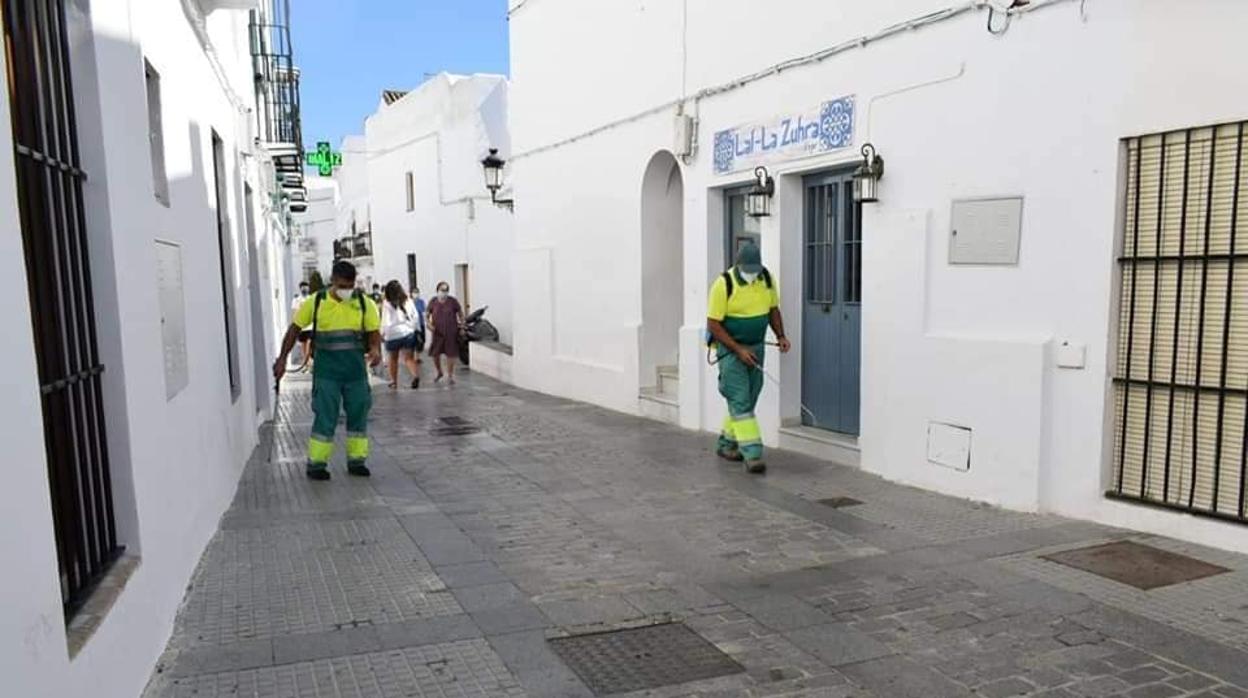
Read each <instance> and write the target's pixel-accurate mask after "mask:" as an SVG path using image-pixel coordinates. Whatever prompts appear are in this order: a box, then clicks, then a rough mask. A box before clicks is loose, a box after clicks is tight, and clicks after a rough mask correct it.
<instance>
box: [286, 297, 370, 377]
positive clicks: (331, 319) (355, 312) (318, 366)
mask: <svg viewBox="0 0 1248 698" xmlns="http://www.w3.org/2000/svg"><path fill="white" fill-rule="evenodd" d="M317 298H320V305H319V306H318V305H317ZM314 310H315V312H316V334H315V335H314V336H313V337H312V346H313V349H314V351H315V352H316V359H315V361H314V362H313V365H312V372H313V375H314V376H318V377H325V378H330V379H333V380H338V381H352V380H365V379H367V378H368V367H367V366H366V364H365V361H364V353H365V352H366V351H367V350H368V333H369V332H377V331H378V330H380V329H381V317H380V316H379V315H378V313H377V304H376V303H373V299H371V298H369V297H368V296H366V295H364V294H362V293H360V292H359V291H356V292H355V294H354V295H353V296H351V297H350V298H348V299H347V300H345V301H340V300H338V297H337V296H335V295H334V294H332V293H329V292H327V291H319V292H317V293H314V294H313V295H312V296H310V297H309V298H308V299H307V300H306V301H304V302H303V305H301V306H299V311H298V312H296V313H295V321H294V322H295V324H296V325H298V326H299V328H300V329H309V328H311V327H312V320H313V318H312V313H313V311H314Z"/></svg>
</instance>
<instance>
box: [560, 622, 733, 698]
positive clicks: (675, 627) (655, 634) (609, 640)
mask: <svg viewBox="0 0 1248 698" xmlns="http://www.w3.org/2000/svg"><path fill="white" fill-rule="evenodd" d="M550 645H551V648H552V649H554V651H555V654H558V655H559V657H560V658H561V659H563V661H564V662H565V663H567V665H568V666H569V667H571V668H572V671H574V672H576V675H577V676H579V677H580V678H581V680H582V681H584V682H585V684H586V685H587V686H589V688H590V689H591V690H592V691H593V692H594V695H599V696H605V695H609V694H612V693H627V692H629V691H641V690H645V689H649V688H658V687H659V686H670V685H672V684H678V683H687V682H689V681H701V680H702V679H710V678H714V677H716V676H727V675H728V674H738V673H740V672H743V671H745V669H744V668H743V667H742V666H741V665H740V664H738V663H737V662H736V661H735V660H733V658H732V657H729V656H728V655H726V654H724V653H723V652H720V651H719V649H717V648H716V647H715V645H712V644H711V643H709V642H707V641H706V640H704V639H703V638H702V637H701V636H700V635H698V634H697V633H695V632H693V631H692V630H690V629H689V628H687V627H685V626H684V625H682V624H680V623H667V624H664V625H651V626H648V627H645V628H630V629H628V630H615V631H612V632H606V633H594V634H592V635H576V636H573V637H562V638H557V639H553V640H550Z"/></svg>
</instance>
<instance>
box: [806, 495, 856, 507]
mask: <svg viewBox="0 0 1248 698" xmlns="http://www.w3.org/2000/svg"><path fill="white" fill-rule="evenodd" d="M816 501H818V502H819V503H820V504H822V505H824V506H829V507H832V508H833V509H843V508H845V507H852V506H857V505H859V504H862V501H861V500H858V499H854V498H853V497H829V498H827V499H819V500H816Z"/></svg>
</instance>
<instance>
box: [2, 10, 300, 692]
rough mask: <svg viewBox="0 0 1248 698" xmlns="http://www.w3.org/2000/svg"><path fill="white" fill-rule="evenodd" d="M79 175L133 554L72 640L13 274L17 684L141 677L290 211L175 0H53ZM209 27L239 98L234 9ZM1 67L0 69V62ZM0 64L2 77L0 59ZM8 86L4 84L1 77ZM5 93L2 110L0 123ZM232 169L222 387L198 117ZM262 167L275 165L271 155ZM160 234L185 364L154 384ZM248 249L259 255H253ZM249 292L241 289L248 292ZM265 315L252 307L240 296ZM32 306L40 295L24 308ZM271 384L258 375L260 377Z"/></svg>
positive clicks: (219, 483) (138, 681)
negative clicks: (64, 47) (154, 98)
mask: <svg viewBox="0 0 1248 698" xmlns="http://www.w3.org/2000/svg"><path fill="white" fill-rule="evenodd" d="M65 5H66V7H67V13H68V16H69V35H70V41H71V54H72V55H71V59H72V63H73V70H74V75H73V78H74V88H75V93H74V99H75V106H76V109H77V118H78V127H79V134H78V135H79V142H80V145H81V149H82V160H83V169H84V170H86V172H87V173H88V179H87V181H86V183H85V192H84V193H85V197H86V209H87V210H86V214H87V215H86V219H87V226H88V235H89V247H90V249H89V252H90V261H91V271H92V274H93V284H92V287H93V292H94V296H95V311H96V312H95V316H96V319H97V320H96V321H97V326H98V332H99V349H100V354H101V360H102V363H104V365H105V366H106V369H107V370H106V371H105V373H104V374H103V384H104V408H105V413H106V420H107V430H108V442H109V459H110V463H111V474H112V487H113V501H114V506H115V510H116V523H117V528H118V537H119V539H120V540H119V542H120V543H121V544H123V545H125V546H126V554H127V555H130V556H134V557H138V558H139V564H138V567H137V569H136V570H135V571H134V572H133V574H132V576H131V577H130V578H129V581H128V583H127V585H126V587H125V589H124V590H123V591H122V592H121V594H120V597H119V598H118V599H117V600H116V602H115V604H114V605H113V607H112V609H111V610H110V611H109V612H108V614H107V616H106V617H105V618H104V619H103V622H102V624H101V625H100V627H99V628H98V629H97V630H96V632H95V633H94V635H93V636H92V637H91V638H90V639H89V640H88V641H87V643H86V645H85V647H83V649H82V650H81V651H80V652H79V653H78V654H77V655H76V656H75V657H73V658H72V659H71V657H70V656H69V652H68V649H67V644H66V629H65V619H64V616H63V613H62V610H61V604H60V594H59V581H58V573H57V564H56V558H55V545H54V538H53V528H52V517H51V511H50V504H49V485H48V480H47V466H46V459H45V456H44V443H43V439H42V438H41V436H40V435H41V434H42V433H43V431H42V423H43V420H42V414H41V410H40V402H39V396H38V386H37V377H36V370H35V362H34V353H33V345H32V338H31V333H30V323H29V314H28V313H29V312H31V311H32V307H31V306H30V304H29V299H28V297H27V294H26V293H25V291H24V290H23V291H21V292H19V293H10V294H6V300H5V301H3V303H4V310H5V312H6V313H7V315H6V317H9V318H10V320H11V321H12V322H11V326H10V330H11V331H10V332H8V333H6V335H5V337H4V339H3V340H0V357H2V358H3V360H4V362H5V365H6V366H7V367H8V368H7V370H6V376H7V378H6V382H5V384H6V387H7V388H8V389H9V390H10V392H11V395H10V396H9V399H8V400H6V402H5V407H4V409H3V420H4V423H5V424H6V425H8V428H9V429H11V431H7V432H6V433H10V434H14V435H16V440H13V439H10V443H9V448H10V450H11V451H12V454H11V455H12V456H13V457H14V458H15V460H14V462H15V463H21V464H22V467H20V468H15V469H14V470H13V472H11V473H9V477H8V478H7V480H6V486H5V487H4V490H3V494H2V495H0V510H3V511H4V512H5V517H4V524H5V529H6V530H8V531H10V532H11V533H12V535H9V536H5V537H4V542H3V543H0V550H3V551H4V552H5V553H6V554H8V558H7V559H8V560H9V561H10V562H11V563H12V564H11V565H10V569H9V570H8V571H7V572H6V574H5V575H4V581H3V582H0V589H2V591H3V593H2V594H0V595H2V596H3V597H4V599H5V602H4V604H3V607H4V610H3V611H0V642H2V643H4V644H3V647H2V648H0V673H2V674H3V675H4V676H5V693H6V694H7V695H14V696H19V695H20V696H49V697H60V696H71V695H92V696H101V697H108V698H111V697H117V698H122V697H125V698H129V697H132V696H136V695H139V693H140V692H141V691H142V689H143V686H144V684H145V683H146V681H147V679H148V677H149V676H150V674H151V671H152V668H153V666H154V665H155V662H156V659H157V657H158V656H159V654H160V652H161V651H162V649H163V647H164V643H165V640H166V638H167V637H168V635H169V632H170V630H171V628H172V625H173V619H174V615H175V612H176V611H177V607H178V603H179V601H180V600H181V597H182V594H183V592H184V590H185V587H186V583H187V581H188V579H189V577H190V575H191V573H192V571H193V569H194V565H195V563H196V561H197V559H198V557H199V555H200V553H201V551H202V550H203V548H204V546H205V544H206V543H207V541H208V539H209V538H210V536H211V535H212V533H213V531H214V530H215V527H216V523H217V521H218V519H219V517H220V515H221V513H222V512H223V511H224V510H225V508H226V506H227V505H228V503H229V501H230V499H231V497H232V496H233V493H234V489H235V486H236V483H237V481H238V476H239V473H240V472H241V469H242V466H243V463H244V461H245V460H246V458H247V456H248V454H250V453H251V451H252V450H253V448H254V447H255V446H256V443H257V426H258V423H259V421H260V420H261V419H263V418H264V417H265V415H264V412H265V410H266V409H267V397H268V388H267V387H266V388H264V389H263V390H260V388H261V386H260V384H259V379H260V376H261V375H262V372H261V371H258V370H257V368H258V367H257V366H256V361H257V357H258V356H262V355H266V354H267V355H269V356H271V355H272V353H273V352H272V347H273V344H274V341H275V338H274V337H272V336H264V337H261V336H255V337H253V334H254V333H255V329H253V328H259V331H260V332H261V333H264V331H265V329H264V328H268V327H272V325H273V324H275V323H274V322H273V318H274V317H275V307H274V303H275V302H276V300H277V299H280V298H284V297H286V290H285V288H284V283H283V282H282V279H283V278H284V275H285V274H284V272H285V269H284V264H285V263H284V261H283V254H284V250H283V237H284V235H285V231H284V230H282V229H281V228H280V226H279V224H280V222H281V220H280V218H275V217H274V216H273V215H271V211H270V210H268V207H269V203H268V193H267V191H268V190H267V188H266V184H265V183H264V182H263V181H260V180H259V179H257V178H258V177H261V176H263V175H264V174H265V173H263V172H262V171H261V164H259V163H252V162H249V160H255V158H254V157H252V156H245V155H243V153H244V152H245V151H248V150H250V148H251V142H252V136H251V133H250V130H251V125H250V119H252V118H253V117H252V116H251V115H250V114H247V113H245V112H243V111H240V110H239V109H238V108H236V105H235V104H233V103H232V102H231V101H230V99H229V98H227V90H225V89H224V88H223V87H222V85H221V84H220V83H219V82H218V79H217V75H216V73H214V71H213V70H212V68H211V66H210V64H209V62H208V60H207V59H206V57H205V54H204V52H203V51H202V50H201V48H200V44H199V42H198V40H197V38H196V35H195V34H194V33H193V31H192V29H191V25H190V24H189V23H188V20H187V16H186V15H185V14H184V13H183V9H182V5H181V3H178V2H167V1H164V0H109V1H108V2H100V1H96V2H88V0H73V1H71V2H67V3H65ZM208 26H209V32H210V34H211V36H212V37H213V41H214V42H216V50H217V52H218V55H219V56H221V61H222V65H223V70H224V72H225V74H226V75H227V76H228V78H227V79H228V80H229V84H230V85H231V89H232V90H233V91H234V92H235V93H236V94H237V95H240V96H241V98H242V99H243V100H248V99H250V95H251V94H252V89H251V70H250V67H249V65H248V59H247V15H246V13H245V12H236V11H235V12H226V11H219V12H217V13H215V14H214V15H213V16H212V17H211V19H210V21H209V23H208ZM144 58H146V59H147V60H148V61H150V62H151V63H152V65H153V66H154V67H156V69H157V70H158V71H159V72H160V75H161V90H162V95H161V96H162V104H163V111H162V117H163V124H164V144H165V157H166V166H167V167H166V169H167V172H168V179H169V191H170V197H169V198H170V203H169V205H168V206H165V205H163V204H161V203H159V202H158V201H157V200H156V198H155V196H154V193H153V189H152V184H151V182H152V171H151V165H150V158H149V145H148V132H147V124H148V116H147V109H146V95H145V87H144V64H143V61H144ZM0 72H3V71H0ZM0 79H2V78H0ZM2 94H4V95H6V96H7V95H8V94H9V92H8V90H7V89H5V90H3V91H2ZM8 106H9V105H8V103H7V97H6V98H5V99H4V100H3V107H2V108H0V112H3V113H2V114H0V123H4V124H8V123H9V121H8V118H7V117H8ZM213 129H215V130H216V132H217V133H218V134H219V136H220V138H221V139H222V141H223V146H224V152H225V171H226V172H227V187H226V189H227V192H228V200H227V201H226V202H225V205H226V206H227V207H228V217H229V241H230V245H229V247H230V250H231V252H232V256H231V259H230V260H228V262H227V264H228V267H229V278H230V279H231V284H230V293H231V295H232V297H233V301H234V304H235V307H236V314H235V317H234V326H233V330H234V332H235V336H236V337H237V342H238V352H237V356H238V361H239V363H238V368H237V371H238V384H239V386H240V389H241V392H240V394H239V395H238V396H237V397H232V396H231V391H230V385H229V380H228V375H227V359H226V348H225V347H226V341H225V323H224V320H223V314H222V310H221V281H220V265H219V263H218V259H219V256H218V242H217V228H216V217H215V205H216V204H215V200H214V199H215V196H214V185H213V175H212V146H211V136H210V133H211V131H212V130H213ZM12 152H13V150H12V148H11V144H10V130H9V127H8V126H7V125H6V126H5V127H4V128H2V129H0V153H2V154H0V219H3V220H4V221H5V223H6V225H4V226H3V229H4V230H5V231H6V232H5V233H4V234H3V235H0V250H3V251H4V252H5V253H6V254H4V255H3V259H4V260H5V261H4V262H3V263H2V264H3V265H4V271H5V272H6V275H7V277H8V278H10V279H12V280H13V282H14V286H13V288H15V289H17V288H21V289H24V288H25V284H24V281H23V279H24V276H25V274H24V269H23V253H22V243H21V236H20V225H19V224H18V220H17V214H16V208H15V207H16V201H15V195H14V175H13V172H14V163H13V160H12V156H11V155H10V154H11V153H12ZM244 172H247V173H249V176H250V177H251V178H252V179H251V186H252V188H253V191H254V194H253V202H254V204H255V205H254V208H253V210H252V215H253V218H254V220H255V222H256V226H257V230H256V234H255V237H254V239H253V240H249V239H248V237H249V236H248V234H247V226H246V216H245V212H244V211H243V205H244V198H243V191H244V189H243V182H244V175H243V173H244ZM268 176H269V177H271V174H268ZM157 240H164V241H169V242H173V243H176V244H178V245H180V247H181V259H182V274H183V280H184V303H185V308H184V309H185V313H186V317H187V323H186V340H187V341H186V345H187V353H188V354H187V366H188V375H189V383H188V385H187V386H186V387H185V388H183V389H182V390H181V392H180V393H178V394H177V395H175V396H174V397H173V398H171V399H166V390H165V384H164V372H163V370H162V366H163V363H164V358H163V353H162V339H161V320H160V312H159V307H158V302H157V297H158V294H157V281H156V273H155V269H156V264H155V263H156V250H155V245H156V241H157ZM253 254H259V255H261V256H262V257H263V259H259V258H258V259H256V263H257V268H256V270H255V273H254V274H253V273H252V269H251V267H250V264H251V262H252V257H251V255H253ZM257 284H258V285H259V286H262V288H261V287H257V288H256V289H255V290H256V291H257V292H258V293H259V297H258V299H257V301H256V302H253V300H252V297H251V296H250V293H251V292H252V289H253V287H255V286H256V285H257ZM257 306H258V307H259V308H260V312H261V313H262V314H264V315H265V316H266V317H265V318H264V319H263V321H261V322H257V323H253V322H252V315H251V313H252V309H253V308H255V307H257ZM33 310H34V311H35V312H38V307H37V306H35V307H34V308H33ZM266 385H267V383H266Z"/></svg>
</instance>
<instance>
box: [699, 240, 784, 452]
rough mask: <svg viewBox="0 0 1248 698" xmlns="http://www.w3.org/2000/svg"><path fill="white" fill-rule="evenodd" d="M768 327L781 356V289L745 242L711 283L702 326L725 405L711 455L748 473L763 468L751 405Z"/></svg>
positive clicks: (760, 382) (759, 388) (754, 249)
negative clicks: (729, 265) (741, 463)
mask: <svg viewBox="0 0 1248 698" xmlns="http://www.w3.org/2000/svg"><path fill="white" fill-rule="evenodd" d="M769 325H770V326H771V329H772V331H773V332H775V334H776V341H777V344H778V345H779V347H780V352H781V353H787V352H788V351H789V349H790V348H791V347H790V344H789V340H788V339H786V338H785V336H784V319H783V318H782V317H781V315H780V291H779V289H778V288H777V286H776V282H775V279H774V278H772V276H771V272H769V271H767V269H766V267H764V266H763V264H762V257H761V254H760V253H759V250H758V246H757V245H753V244H747V245H744V246H742V247H741V249H740V250H739V251H738V252H737V259H736V264H735V265H734V266H733V267H732V268H731V269H729V270H728V271H726V272H724V273H723V274H721V275H720V276H719V278H717V279H715V283H713V284H711V291H710V299H709V301H708V303H707V311H706V326H707V330H708V331H709V332H710V341H709V345H710V346H711V348H712V349H713V350H714V351H715V355H716V363H717V364H718V365H719V394H720V395H722V396H723V397H724V400H726V401H727V403H728V416H727V417H725V418H724V425H723V429H722V431H721V432H720V435H719V444H718V448H717V449H716V452H717V453H718V454H719V456H720V457H721V458H725V459H727V460H730V461H745V468H746V470H747V471H748V472H751V473H761V472H763V471H765V470H766V469H767V466H766V464H765V463H764V462H763V439H762V433H761V432H760V431H759V428H758V420H757V419H755V417H754V406H755V405H756V404H757V403H758V396H759V393H761V392H762V390H763V378H764V374H763V356H764V351H763V350H764V345H765V342H766V339H767V327H768V326H769Z"/></svg>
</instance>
